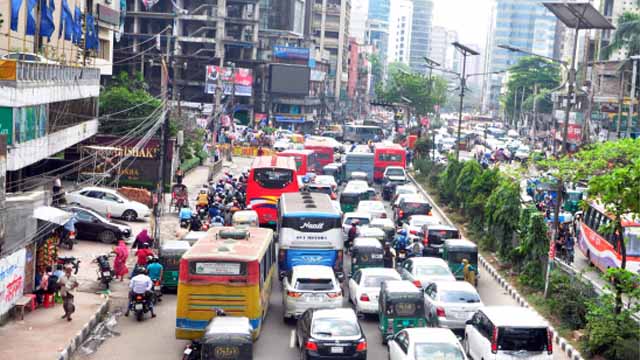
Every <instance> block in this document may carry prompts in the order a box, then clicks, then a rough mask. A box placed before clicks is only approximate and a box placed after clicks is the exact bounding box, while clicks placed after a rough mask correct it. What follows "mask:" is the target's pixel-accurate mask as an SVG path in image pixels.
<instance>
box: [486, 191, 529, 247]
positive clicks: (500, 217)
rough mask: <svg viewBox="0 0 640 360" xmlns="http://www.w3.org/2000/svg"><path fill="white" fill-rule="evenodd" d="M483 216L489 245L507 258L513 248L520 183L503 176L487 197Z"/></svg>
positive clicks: (517, 216) (517, 217)
mask: <svg viewBox="0 0 640 360" xmlns="http://www.w3.org/2000/svg"><path fill="white" fill-rule="evenodd" d="M485 216H486V219H487V225H488V229H489V234H488V235H489V236H490V238H491V240H492V241H491V242H490V245H493V246H492V247H490V249H491V250H492V251H497V253H498V256H499V257H500V258H502V259H505V260H506V259H508V258H509V255H510V253H511V249H512V248H513V236H514V232H515V230H516V228H517V226H518V223H519V219H520V185H519V184H518V182H517V181H512V180H511V179H506V178H503V179H502V180H501V181H500V185H499V186H498V187H497V188H496V189H495V191H493V192H492V193H491V195H490V196H489V198H487V203H486V205H485Z"/></svg>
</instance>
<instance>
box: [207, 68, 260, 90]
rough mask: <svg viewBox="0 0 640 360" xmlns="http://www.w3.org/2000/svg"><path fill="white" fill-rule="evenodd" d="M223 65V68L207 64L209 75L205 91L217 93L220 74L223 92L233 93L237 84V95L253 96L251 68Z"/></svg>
mask: <svg viewBox="0 0 640 360" xmlns="http://www.w3.org/2000/svg"><path fill="white" fill-rule="evenodd" d="M233 70H234V69H232V68H230V67H223V68H222V69H221V68H220V67H219V66H216V65H208V66H207V77H206V79H205V85H204V92H205V93H206V94H215V92H216V85H217V84H218V76H220V77H221V80H222V88H223V93H224V94H225V95H231V92H232V91H233V87H234V85H235V90H236V91H235V96H251V95H252V94H251V93H252V87H253V74H252V72H251V69H245V68H235V71H234V73H233V74H232V71H233Z"/></svg>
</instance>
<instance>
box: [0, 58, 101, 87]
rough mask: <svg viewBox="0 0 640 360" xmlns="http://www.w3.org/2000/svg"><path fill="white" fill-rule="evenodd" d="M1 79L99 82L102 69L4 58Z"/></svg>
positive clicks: (0, 65)
mask: <svg viewBox="0 0 640 360" xmlns="http://www.w3.org/2000/svg"><path fill="white" fill-rule="evenodd" d="M0 81H19V82H44V81H51V82H55V83H64V82H73V83H77V82H78V81H82V82H85V83H99V82H100V69H97V68H88V67H78V66H66V65H58V64H47V63H37V62H26V61H25V62H23V61H15V60H2V61H0Z"/></svg>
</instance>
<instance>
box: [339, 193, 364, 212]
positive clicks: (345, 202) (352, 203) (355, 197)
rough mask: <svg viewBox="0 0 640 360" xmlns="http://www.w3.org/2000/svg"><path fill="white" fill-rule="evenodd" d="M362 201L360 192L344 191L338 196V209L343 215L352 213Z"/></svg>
mask: <svg viewBox="0 0 640 360" xmlns="http://www.w3.org/2000/svg"><path fill="white" fill-rule="evenodd" d="M360 200H362V192H360V191H357V192H355V191H348V190H345V191H344V192H343V193H342V194H340V209H341V210H342V212H343V213H348V212H353V211H355V210H356V208H357V207H358V204H359V203H360Z"/></svg>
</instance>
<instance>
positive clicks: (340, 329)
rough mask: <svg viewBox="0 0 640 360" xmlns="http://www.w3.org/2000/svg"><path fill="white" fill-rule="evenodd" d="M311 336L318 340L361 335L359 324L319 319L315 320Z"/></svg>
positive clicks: (349, 321)
mask: <svg viewBox="0 0 640 360" xmlns="http://www.w3.org/2000/svg"><path fill="white" fill-rule="evenodd" d="M311 335H312V336H313V337H318V338H322V337H334V336H358V335H360V327H359V326H358V323H357V322H355V321H354V320H351V319H341V318H319V319H315V320H313V323H312V325H311Z"/></svg>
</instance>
